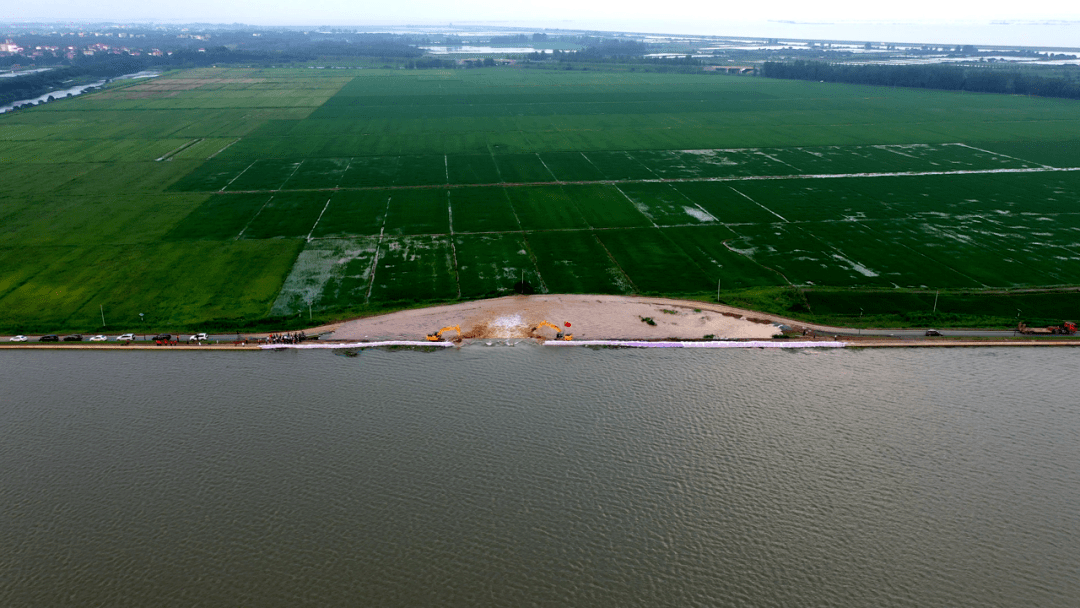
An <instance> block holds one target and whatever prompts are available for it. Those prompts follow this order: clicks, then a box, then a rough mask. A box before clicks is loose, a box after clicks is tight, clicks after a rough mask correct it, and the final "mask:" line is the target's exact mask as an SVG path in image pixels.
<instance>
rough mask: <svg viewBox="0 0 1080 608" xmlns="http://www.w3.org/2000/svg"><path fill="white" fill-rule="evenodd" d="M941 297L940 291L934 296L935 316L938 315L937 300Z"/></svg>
mask: <svg viewBox="0 0 1080 608" xmlns="http://www.w3.org/2000/svg"><path fill="white" fill-rule="evenodd" d="M940 295H941V292H940V291H939V292H937V293H935V294H934V314H935V315H936V314H937V299H938V296H940Z"/></svg>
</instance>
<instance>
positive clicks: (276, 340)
mask: <svg viewBox="0 0 1080 608" xmlns="http://www.w3.org/2000/svg"><path fill="white" fill-rule="evenodd" d="M306 339H307V335H306V334H304V332H302V331H301V332H298V333H288V334H270V335H268V336H267V337H266V338H265V339H264V340H259V342H261V343H263V344H299V343H300V342H303V341H304V340H306Z"/></svg>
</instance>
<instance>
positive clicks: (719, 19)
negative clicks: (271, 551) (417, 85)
mask: <svg viewBox="0 0 1080 608" xmlns="http://www.w3.org/2000/svg"><path fill="white" fill-rule="evenodd" d="M6 4H8V6H7V7H6V8H5V10H4V13H6V14H4V15H2V16H0V18H4V19H5V20H7V19H22V20H39V19H83V20H88V19H92V20H98V19H100V20H117V21H147V20H162V21H184V22H192V21H198V22H204V23H234V22H238V23H246V24H253V25H339V24H340V25H360V24H389V23H395V24H406V23H409V24H434V23H450V22H459V23H461V22H478V21H482V22H488V23H497V22H504V24H506V25H514V26H524V25H526V24H527V23H536V24H537V25H540V26H545V27H562V28H566V29H579V28H595V29H611V30H619V29H623V30H637V31H660V32H668V33H687V34H691V33H692V34H715V35H726V34H734V35H743V34H747V35H751V34H752V35H759V36H768V35H771V34H770V32H767V31H754V30H746V27H747V26H746V22H754V23H756V24H758V25H756V26H754V27H756V28H758V29H761V27H762V26H761V25H760V24H762V23H765V22H769V21H777V20H791V21H803V22H814V23H816V24H819V25H818V26H817V27H818V29H820V28H822V27H824V26H822V25H820V24H822V23H823V22H832V23H836V22H843V23H842V24H841V25H844V26H845V27H848V28H849V29H852V28H853V29H854V31H858V27H859V26H858V25H857V24H858V23H859V22H861V23H863V24H865V22H900V23H905V24H913V23H917V22H926V21H929V22H936V23H937V24H939V25H938V27H942V26H945V25H956V26H962V27H968V28H971V27H983V28H990V30H989V32H988V35H989V36H993V35H994V34H993V29H994V28H995V27H996V28H997V29H998V30H1000V29H1001V27H1003V26H1001V25H997V26H991V25H990V22H992V21H994V20H1011V21H1017V20H1025V21H1044V20H1076V21H1080V2H1076V1H1070V2H1064V1H1061V0H1050V1H1046V0H1043V1H1040V2H1018V1H1016V0H982V1H980V2H975V1H973V0H902V1H900V2H866V1H862V2H853V1H850V0H820V1H818V2H808V1H806V0H770V1H769V2H746V1H744V0H740V1H738V2H732V1H729V2H722V1H719V0H682V1H679V2H657V1H655V0H651V1H647V2H646V1H642V0H620V1H610V0H608V1H602V2H597V1H593V2H581V1H580V0H533V1H530V2H512V1H507V0H468V1H467V2H452V1H451V2H447V1H446V0H409V1H407V2H386V1H383V2H372V1H370V0H368V1H355V0H354V1H349V0H309V1H305V0H185V1H181V2H146V1H144V0H93V1H90V2H88V1H86V0H40V1H37V2H21V3H14V2H8V3H6ZM740 22H742V23H741V24H740ZM852 22H856V24H855V25H853V24H852ZM874 27H880V26H874ZM1044 27H1050V28H1054V27H1057V28H1060V27H1063V26H1061V25H1058V26H1044ZM781 29H790V28H784V27H782V28H781ZM911 31H913V32H917V31H918V30H917V28H916V29H912V30H911ZM1070 31H1071V32H1073V33H1074V34H1075V35H1074V36H1071V35H1070V34H1069V33H1068V32H1070ZM777 33H778V34H779V35H786V36H790V37H796V36H795V34H792V33H787V32H777ZM885 33H887V30H886V32H885ZM1062 36H1065V37H1066V38H1068V37H1070V36H1071V37H1074V38H1075V40H1072V41H1071V44H1070V45H1071V46H1080V23H1077V24H1072V25H1071V26H1069V30H1065V33H1058V34H1057V35H1056V36H1055V38H1061V37H1062ZM807 37H814V36H807ZM867 37H868V38H869V37H872V36H867ZM873 37H880V36H873ZM980 37H981V36H980ZM1034 37H1035V38H1038V34H1037V33H1036V34H1034ZM973 41H975V40H973ZM975 42H984V43H992V42H993V41H991V40H978V41H975ZM1036 42H1037V41H1034V40H1033V41H1031V42H1029V43H1036ZM1053 43H1055V44H1068V43H1070V41H1069V40H1057V39H1056V40H1055V41H1054V42H1053Z"/></svg>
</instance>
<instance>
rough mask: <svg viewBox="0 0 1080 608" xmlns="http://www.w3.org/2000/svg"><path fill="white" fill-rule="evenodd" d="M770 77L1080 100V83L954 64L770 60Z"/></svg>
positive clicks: (763, 70)
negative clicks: (862, 63)
mask: <svg viewBox="0 0 1080 608" xmlns="http://www.w3.org/2000/svg"><path fill="white" fill-rule="evenodd" d="M761 74H762V75H763V76H765V77H767V78H785V79H791V80H817V81H823V82H843V83H848V84H871V85H882V86H893V87H914V88H920V89H941V90H946V91H972V92H978V93H1006V94H1011V95H1037V96H1039V97H1064V98H1068V99H1080V83H1078V82H1076V81H1073V80H1069V79H1066V78H1061V77H1056V76H1042V75H1039V74H1037V73H1032V72H1030V71H1023V72H1021V71H1019V70H1009V69H1000V68H989V67H985V68H984V67H977V68H976V67H965V66H954V65H844V64H835V63H825V62H821V61H793V62H775V61H766V62H765V63H764V64H763V65H762V68H761Z"/></svg>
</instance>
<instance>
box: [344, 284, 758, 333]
mask: <svg viewBox="0 0 1080 608" xmlns="http://www.w3.org/2000/svg"><path fill="white" fill-rule="evenodd" d="M544 321H547V322H548V323H550V324H552V325H554V326H556V327H555V328H552V327H550V326H542V325H541V324H542V322H544ZM567 323H569V324H570V325H569V326H567V325H566V324H567ZM455 325H460V327H461V334H460V337H461V338H466V339H511V338H536V339H547V340H551V339H554V338H555V337H556V333H557V331H561V332H563V333H565V334H572V335H573V336H574V338H575V339H585V340H664V339H669V338H672V339H678V340H701V339H704V338H707V337H712V338H737V339H756V340H760V339H767V338H770V337H772V336H773V335H774V334H776V333H777V329H776V327H774V326H773V325H772V324H771V323H769V322H768V321H766V320H764V319H749V318H746V317H744V316H743V315H741V314H739V313H735V312H732V311H731V309H728V308H726V307H723V306H717V305H709V304H701V303H695V302H681V301H678V300H668V299H663V298H642V297H623V296H586V295H534V296H510V297H505V298H498V299H493V300H481V301H478V302H468V303H462V304H454V305H451V306H438V307H434V308H424V309H418V310H407V311H402V312H397V313H392V314H388V315H382V316H378V317H368V318H366V319H357V320H355V321H348V322H345V323H342V324H341V325H339V326H338V327H337V328H336V329H335V331H334V333H333V335H331V336H329V337H330V338H331V339H334V340H422V339H424V336H426V335H427V334H430V333H432V332H434V331H437V330H439V329H441V328H443V327H447V326H455ZM443 338H444V339H449V340H454V339H457V338H458V332H457V331H456V330H448V331H446V332H445V333H444V334H443Z"/></svg>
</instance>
